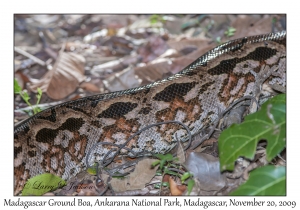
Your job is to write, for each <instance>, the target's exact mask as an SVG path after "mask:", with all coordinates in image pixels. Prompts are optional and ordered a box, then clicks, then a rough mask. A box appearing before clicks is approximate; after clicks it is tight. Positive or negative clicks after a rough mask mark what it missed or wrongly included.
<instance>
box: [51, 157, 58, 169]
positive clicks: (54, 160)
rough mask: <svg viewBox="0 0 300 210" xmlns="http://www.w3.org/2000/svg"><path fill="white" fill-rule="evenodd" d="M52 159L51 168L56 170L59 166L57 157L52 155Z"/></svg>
mask: <svg viewBox="0 0 300 210" xmlns="http://www.w3.org/2000/svg"><path fill="white" fill-rule="evenodd" d="M50 161H51V168H53V169H54V170H56V169H57V166H58V163H57V158H56V157H51V158H50Z"/></svg>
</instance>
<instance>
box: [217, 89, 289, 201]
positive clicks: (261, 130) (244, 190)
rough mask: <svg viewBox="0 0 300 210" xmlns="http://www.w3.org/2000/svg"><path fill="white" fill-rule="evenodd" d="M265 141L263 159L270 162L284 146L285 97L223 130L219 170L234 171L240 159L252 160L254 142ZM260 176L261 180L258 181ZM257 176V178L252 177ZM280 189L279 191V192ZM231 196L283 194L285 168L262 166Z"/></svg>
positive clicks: (220, 143) (254, 149)
mask: <svg viewBox="0 0 300 210" xmlns="http://www.w3.org/2000/svg"><path fill="white" fill-rule="evenodd" d="M260 140H266V141H267V143H268V145H267V147H266V159H267V161H268V162H271V161H272V159H273V158H274V157H276V156H277V155H278V154H280V152H281V151H282V150H284V148H285V146H286V95H285V94H280V95H277V96H275V97H273V98H272V99H270V100H268V101H267V102H265V103H264V104H263V105H262V107H261V109H260V110H259V111H258V112H256V113H253V114H250V115H248V116H246V117H245V120H244V122H243V123H241V124H239V125H237V124H234V125H232V126H231V127H229V128H228V129H226V130H224V131H223V132H222V133H221V135H220V138H219V151H220V153H219V156H220V167H221V170H222V171H224V170H233V169H234V163H235V161H236V160H237V158H239V157H245V158H247V159H253V158H254V155H255V152H256V147H257V143H258V142H259V141H260ZM257 176H260V178H257ZM253 177H256V178H253ZM278 189H281V190H278ZM233 195H285V167H282V166H281V167H274V166H270V165H268V166H264V167H262V168H258V169H255V170H254V171H253V172H251V173H250V178H249V180H248V181H247V182H246V183H245V184H243V185H241V186H240V188H239V189H237V191H235V192H233Z"/></svg>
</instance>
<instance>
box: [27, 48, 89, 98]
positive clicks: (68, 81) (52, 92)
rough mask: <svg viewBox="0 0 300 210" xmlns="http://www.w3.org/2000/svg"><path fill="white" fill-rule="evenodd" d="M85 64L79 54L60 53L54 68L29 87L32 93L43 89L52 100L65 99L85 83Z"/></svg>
mask: <svg viewBox="0 0 300 210" xmlns="http://www.w3.org/2000/svg"><path fill="white" fill-rule="evenodd" d="M84 63H85V59H84V57H83V56H81V55H79V54H76V53H72V52H68V53H66V52H60V53H59V57H58V59H57V60H56V62H55V64H54V66H53V68H52V69H51V70H49V71H48V72H47V73H46V74H45V75H44V76H43V77H42V78H41V79H40V80H38V81H32V84H30V86H29V87H30V89H31V90H32V91H36V90H37V88H38V87H39V88H41V90H42V91H43V92H46V93H47V95H48V96H49V97H50V98H52V99H55V100H59V99H63V98H65V97H66V96H67V95H69V94H71V93H72V92H74V91H75V89H76V88H77V87H78V84H79V83H80V82H82V81H84V79H85V76H84Z"/></svg>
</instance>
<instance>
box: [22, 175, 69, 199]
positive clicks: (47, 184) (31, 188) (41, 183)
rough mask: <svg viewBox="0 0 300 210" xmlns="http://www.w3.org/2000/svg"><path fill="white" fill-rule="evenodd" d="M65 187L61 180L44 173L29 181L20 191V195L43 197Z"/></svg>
mask: <svg viewBox="0 0 300 210" xmlns="http://www.w3.org/2000/svg"><path fill="white" fill-rule="evenodd" d="M65 185H66V182H65V181H64V180H63V179H62V178H60V177H58V176H55V175H53V174H49V173H45V174H41V175H37V176H34V177H32V178H31V179H29V180H28V181H27V182H26V184H25V186H24V188H23V190H22V195H43V194H45V193H46V192H50V191H53V190H56V189H57V188H61V187H63V186H65Z"/></svg>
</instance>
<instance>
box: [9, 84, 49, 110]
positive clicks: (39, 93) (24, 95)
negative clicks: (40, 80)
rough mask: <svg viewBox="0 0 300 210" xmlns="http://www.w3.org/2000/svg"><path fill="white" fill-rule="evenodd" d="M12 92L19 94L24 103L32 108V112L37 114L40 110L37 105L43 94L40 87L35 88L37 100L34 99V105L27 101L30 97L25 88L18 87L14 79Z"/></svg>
mask: <svg viewBox="0 0 300 210" xmlns="http://www.w3.org/2000/svg"><path fill="white" fill-rule="evenodd" d="M14 93H15V94H19V95H20V96H21V97H22V99H23V100H24V101H25V102H26V104H27V105H28V106H30V107H31V108H32V111H33V114H37V113H38V112H40V111H41V109H40V107H38V106H37V105H38V104H39V103H40V100H41V98H42V94H43V92H42V90H41V89H40V88H37V94H36V98H37V101H36V106H34V107H33V106H32V104H31V103H30V102H29V100H30V97H29V95H28V93H27V92H26V91H25V90H22V88H21V87H20V85H19V83H18V81H17V80H16V79H15V80H14Z"/></svg>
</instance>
